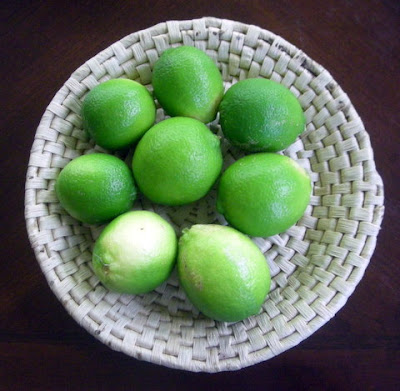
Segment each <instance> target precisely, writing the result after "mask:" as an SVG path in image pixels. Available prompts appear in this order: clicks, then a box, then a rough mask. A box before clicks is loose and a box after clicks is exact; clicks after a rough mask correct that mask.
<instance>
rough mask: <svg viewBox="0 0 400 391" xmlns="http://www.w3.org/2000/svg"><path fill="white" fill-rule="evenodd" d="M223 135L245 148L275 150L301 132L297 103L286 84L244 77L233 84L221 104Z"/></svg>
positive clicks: (250, 149)
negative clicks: (244, 78)
mask: <svg viewBox="0 0 400 391" xmlns="http://www.w3.org/2000/svg"><path fill="white" fill-rule="evenodd" d="M219 111H220V124H221V128H222V132H223V134H224V136H225V137H226V138H227V139H228V140H229V141H230V142H231V143H232V144H233V145H235V146H237V147H239V148H241V149H243V150H244V151H247V152H262V151H268V152H276V151H281V150H282V149H285V148H286V147H288V146H289V145H290V144H292V143H293V142H294V141H295V139H296V137H297V136H298V135H299V134H300V133H301V132H303V130H304V125H305V117H304V114H303V110H302V108H301V106H300V103H299V102H298V100H297V99H296V97H295V96H294V95H293V94H292V92H291V91H290V90H289V89H287V88H286V87H285V86H283V85H281V84H279V83H276V82H274V81H272V80H267V79H260V78H258V79H246V80H242V81H239V82H238V83H236V84H234V85H233V86H232V87H231V88H229V90H228V91H227V92H226V94H225V95H224V97H223V99H222V101H221V104H220V107H219Z"/></svg>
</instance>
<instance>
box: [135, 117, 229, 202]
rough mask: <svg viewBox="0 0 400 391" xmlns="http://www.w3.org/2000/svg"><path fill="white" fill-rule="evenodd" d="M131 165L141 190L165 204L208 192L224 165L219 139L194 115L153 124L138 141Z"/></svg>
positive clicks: (199, 196)
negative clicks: (194, 117) (193, 116)
mask: <svg viewBox="0 0 400 391" xmlns="http://www.w3.org/2000/svg"><path fill="white" fill-rule="evenodd" d="M132 169H133V174H134V177H135V180H136V183H137V185H138V187H139V189H140V191H141V192H142V193H143V194H144V195H145V196H146V197H147V198H149V199H150V200H151V201H153V202H155V203H159V204H163V205H184V204H189V203H191V202H194V201H197V200H198V199H200V198H202V197H203V196H205V195H206V194H207V193H208V191H209V190H210V189H211V187H212V186H213V184H214V183H215V181H216V180H217V178H218V176H219V174H220V172H221V169H222V153H221V148H220V140H219V138H218V137H217V136H216V135H214V134H213V133H212V132H211V131H210V130H209V129H208V128H207V126H206V125H204V124H203V123H201V122H200V121H197V120H195V119H192V118H185V117H174V118H169V119H167V120H164V121H161V122H159V123H158V124H156V125H154V126H153V127H152V128H151V129H149V130H148V131H147V133H146V134H145V135H144V136H143V137H142V139H141V140H140V141H139V143H138V145H137V147H136V149H135V152H134V155H133V159H132Z"/></svg>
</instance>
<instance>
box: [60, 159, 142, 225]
mask: <svg viewBox="0 0 400 391" xmlns="http://www.w3.org/2000/svg"><path fill="white" fill-rule="evenodd" d="M56 193H57V196H58V199H59V201H60V203H61V205H62V206H63V207H64V209H65V210H66V211H67V212H68V213H69V214H70V215H71V216H72V217H74V218H76V219H77V220H80V221H83V222H85V223H89V224H97V223H103V222H105V221H108V220H110V219H112V218H114V217H116V216H118V215H120V214H121V213H124V212H126V211H128V210H129V209H130V208H131V207H132V205H133V202H134V201H135V199H136V188H135V184H134V180H133V176H132V172H131V170H130V169H129V167H128V166H127V165H126V164H125V163H124V162H123V161H122V160H120V159H118V158H117V157H115V156H112V155H106V154H102V153H94V154H90V155H82V156H80V157H78V158H76V159H74V160H72V161H70V162H69V163H68V164H67V165H66V166H65V167H64V168H63V170H62V171H61V172H60V175H59V176H58V178H57V181H56Z"/></svg>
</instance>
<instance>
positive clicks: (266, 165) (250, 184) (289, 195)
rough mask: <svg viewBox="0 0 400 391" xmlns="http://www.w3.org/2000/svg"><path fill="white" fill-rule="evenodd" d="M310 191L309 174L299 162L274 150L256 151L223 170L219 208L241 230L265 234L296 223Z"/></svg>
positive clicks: (307, 201)
mask: <svg viewBox="0 0 400 391" xmlns="http://www.w3.org/2000/svg"><path fill="white" fill-rule="evenodd" d="M310 195H311V180H310V177H309V176H308V174H307V173H306V171H305V170H304V169H303V168H302V167H301V166H299V164H298V163H297V162H295V161H294V160H293V159H291V158H289V157H287V156H283V155H278V154H275V153H257V154H253V155H248V156H245V157H243V158H241V159H239V160H237V161H236V162H235V163H233V164H232V165H231V166H230V167H229V168H228V169H227V170H226V171H225V172H224V173H223V175H222V177H221V181H220V183H219V188H218V199H217V208H218V211H219V212H220V213H222V214H223V215H224V216H225V218H226V220H227V221H228V222H229V223H230V224H231V225H232V226H234V227H235V228H237V229H239V230H240V231H242V232H244V233H246V234H248V235H252V236H263V237H266V236H272V235H275V234H278V233H281V232H284V231H286V230H287V229H288V228H289V227H291V226H292V225H293V224H295V223H296V222H297V221H298V220H299V219H300V217H301V216H302V215H303V213H304V211H305V209H306V207H307V205H308V203H309V201H310Z"/></svg>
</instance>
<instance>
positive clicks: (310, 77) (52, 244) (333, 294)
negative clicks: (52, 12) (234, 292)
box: [25, 18, 384, 372]
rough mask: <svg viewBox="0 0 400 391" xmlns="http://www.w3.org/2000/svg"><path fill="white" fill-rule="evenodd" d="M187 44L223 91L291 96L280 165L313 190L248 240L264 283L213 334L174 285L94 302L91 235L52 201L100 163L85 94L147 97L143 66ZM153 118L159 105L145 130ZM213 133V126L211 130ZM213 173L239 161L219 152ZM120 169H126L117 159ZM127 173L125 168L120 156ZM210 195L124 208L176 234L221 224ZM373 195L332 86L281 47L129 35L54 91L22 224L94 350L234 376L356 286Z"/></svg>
mask: <svg viewBox="0 0 400 391" xmlns="http://www.w3.org/2000/svg"><path fill="white" fill-rule="evenodd" d="M182 44H184V45H194V46H196V47H198V48H200V49H201V50H204V51H205V52H206V53H207V54H208V55H209V56H210V57H211V58H212V59H213V60H215V62H216V64H217V65H218V67H219V69H220V71H221V73H222V75H223V78H224V81H225V87H226V88H228V87H229V86H230V85H231V84H232V83H235V82H237V81H238V80H240V79H244V78H249V77H265V78H269V79H272V80H275V81H278V82H280V83H282V84H284V85H285V86H287V87H288V88H290V90H291V91H292V92H293V93H294V94H295V95H296V96H297V97H298V99H299V101H300V103H301V105H302V107H303V109H304V112H305V115H306V118H307V128H306V130H305V132H304V133H303V134H302V135H301V137H300V138H299V139H298V140H297V141H296V142H295V143H294V144H293V145H291V146H290V147H289V148H288V149H287V150H286V151H284V154H286V155H288V156H290V157H292V158H294V159H296V160H297V161H298V162H299V163H300V164H301V165H302V166H303V167H304V168H305V169H306V170H307V171H308V172H309V173H310V176H311V179H312V182H313V194H312V197H311V202H310V205H309V206H308V208H307V210H306V212H305V214H304V216H303V217H302V219H301V220H300V221H299V222H298V224H297V225H295V226H293V227H292V228H290V229H289V230H288V231H287V232H286V233H283V234H281V235H276V236H274V237H270V238H266V239H265V238H254V241H255V242H256V244H257V245H258V246H259V247H260V249H261V250H262V251H263V252H264V254H265V257H266V259H267V261H268V264H269V265H270V269H271V273H272V276H273V282H272V288H271V292H270V294H269V296H268V298H267V300H266V301H265V303H264V305H263V307H262V310H261V312H260V313H259V314H258V315H256V316H253V317H250V318H249V319H246V320H244V321H242V322H237V323H222V322H215V321H213V320H211V319H208V318H206V317H204V316H203V315H202V314H199V312H198V311H197V310H196V309H194V308H193V306H192V305H191V304H190V302H189V301H188V300H187V299H186V297H185V294H184V293H183V291H182V289H181V288H180V287H179V284H178V281H177V277H176V274H175V273H173V275H172V276H171V278H170V279H169V280H168V281H167V282H166V283H164V284H163V285H162V286H160V287H159V288H157V289H156V290H155V291H153V292H151V293H149V294H145V295H137V296H129V295H120V294H116V293H112V292H109V291H108V290H107V289H105V288H104V287H103V286H102V285H101V284H100V283H99V281H98V279H97V278H96V277H95V275H94V274H93V271H92V268H91V263H90V261H91V250H92V247H93V243H94V241H95V239H96V238H97V237H98V236H99V234H100V232H101V230H102V228H103V227H96V226H89V225H84V224H81V223H79V222H77V221H76V220H74V219H73V218H72V217H70V216H68V215H67V214H66V212H65V211H64V210H63V209H62V208H61V206H60V204H59V202H58V200H57V197H56V195H55V191H54V184H55V179H56V178H57V175H58V174H59V172H60V170H61V169H62V168H63V167H64V166H65V165H66V164H67V163H68V162H69V161H70V160H71V159H73V158H76V157H77V156H79V155H81V154H84V153H91V152H93V151H104V150H101V149H100V148H99V147H98V146H95V145H94V144H93V142H92V141H91V140H90V139H88V137H87V135H86V134H85V132H84V131H83V130H82V122H81V117H80V108H81V102H82V99H83V98H84V97H85V95H86V93H87V92H88V91H89V90H90V89H91V88H93V87H94V86H96V85H98V84H99V83H100V82H103V81H105V80H108V79H110V78H124V77H127V78H131V79H134V80H137V81H139V82H140V83H142V84H144V85H146V86H147V87H148V88H149V89H150V90H151V84H150V83H151V75H152V68H153V65H154V63H155V61H156V60H157V59H158V58H159V56H160V54H161V53H162V52H163V51H164V50H165V49H167V48H168V47H170V46H178V45H182ZM164 118H165V114H164V112H163V110H162V109H161V108H160V107H159V106H158V109H157V121H160V120H162V119H164ZM210 128H211V129H212V130H213V131H215V132H220V128H219V126H218V119H217V120H216V121H215V122H214V123H212V124H210ZM222 148H223V153H224V157H225V168H226V167H227V166H228V165H229V164H231V163H232V162H233V161H235V159H237V158H239V157H241V156H242V154H241V152H239V151H238V150H236V149H235V148H233V147H231V146H230V145H229V144H228V143H227V142H226V141H223V144H222ZM121 157H122V158H125V157H124V156H121ZM126 159H127V162H129V160H130V156H126ZM215 198H216V191H215V189H213V190H212V191H211V192H210V194H209V195H208V196H207V197H206V198H205V199H203V200H201V201H199V202H197V203H195V204H194V205H189V206H183V207H179V208H170V207H161V206H159V205H154V204H152V203H150V202H149V201H148V200H146V199H144V198H139V200H138V201H136V203H135V209H141V208H143V209H148V210H154V211H155V212H157V213H159V214H161V215H162V216H163V217H165V218H166V219H168V220H169V221H170V222H171V223H172V224H173V225H174V227H175V228H176V231H177V233H178V234H179V233H180V231H181V230H182V228H184V227H186V226H190V225H192V224H194V223H218V224H226V221H225V220H224V219H223V217H222V216H221V215H219V214H217V212H216V209H215ZM383 201H384V198H383V184H382V181H381V178H380V176H379V175H378V173H377V172H376V170H375V164H374V160H373V151H372V149H371V145H370V141H369V137H368V134H367V132H366V131H365V129H364V127H363V123H362V121H361V119H360V118H359V116H358V115H357V113H356V111H355V110H354V108H353V106H352V104H351V102H350V100H349V98H348V97H347V95H346V94H345V93H344V92H343V91H342V89H341V88H340V87H339V86H338V84H337V83H336V82H335V81H334V80H333V79H332V77H331V75H330V74H329V73H328V72H327V71H326V70H325V69H324V68H323V67H321V66H320V65H319V64H317V63H315V62H314V61H313V60H311V59H310V58H309V57H308V56H307V55H305V54H304V53H303V52H302V51H300V50H298V49H297V48H296V47H294V46H293V45H291V44H289V43H288V42H286V41H285V40H284V39H282V38H281V37H278V36H276V35H274V34H273V33H271V32H269V31H266V30H263V29H261V28H259V27H256V26H252V25H245V24H242V23H238V22H232V21H229V20H220V19H216V18H202V19H197V20H189V21H170V22H166V23H161V24H158V25H156V26H154V27H151V28H149V29H146V30H143V31H140V32H136V33H133V34H131V35H129V36H127V37H125V38H123V39H122V40H120V41H119V42H116V43H115V44H113V45H111V46H110V47H109V48H107V49H106V50H104V51H103V52H101V53H99V54H98V55H96V56H95V57H93V58H91V59H90V60H89V61H87V62H86V63H85V64H84V65H82V66H81V67H80V68H79V69H77V70H76V71H75V72H74V73H73V74H72V76H71V77H70V78H69V79H68V80H67V81H66V83H65V84H64V86H63V87H62V88H61V89H60V90H59V91H58V93H57V94H56V95H55V97H54V98H53V100H52V101H51V103H50V104H49V106H48V107H47V109H46V111H45V113H44V115H43V118H42V120H41V122H40V125H39V127H38V129H37V132H36V136H35V140H34V143H33V146H32V150H31V156H30V161H29V168H28V172H27V181H26V199H25V214H26V223H27V230H28V233H29V237H30V241H31V244H32V247H33V249H34V251H35V254H36V257H37V260H38V262H39V264H40V267H41V269H42V271H43V273H44V274H45V276H46V278H47V281H48V283H49V285H50V287H51V289H52V290H53V292H54V293H55V295H56V296H57V298H58V299H59V300H60V301H61V303H62V304H63V305H64V306H65V308H66V309H67V311H68V312H69V313H70V314H71V315H72V316H73V318H74V319H75V320H76V321H77V322H78V323H79V324H80V325H82V326H83V327H84V328H85V329H86V330H87V331H89V332H90V333H91V334H92V335H94V336H95V337H96V338H98V339H99V340H101V341H102V342H103V343H105V344H107V345H108V346H110V347H111V348H112V349H115V350H119V351H122V352H124V353H126V354H128V355H131V356H133V357H136V358H138V359H143V360H147V361H151V362H153V363H158V364H162V365H165V366H169V367H175V368H182V369H187V370H191V371H207V372H216V371H222V370H236V369H239V368H242V367H245V366H249V365H251V364H254V363H257V362H260V361H263V360H267V359H269V358H271V357H273V356H275V355H277V354H279V353H281V352H283V351H284V350H286V349H289V348H291V347H293V346H295V345H297V344H298V343H299V342H300V341H302V340H304V339H305V338H307V337H308V336H310V335H311V334H312V333H313V332H315V331H316V330H317V329H318V328H319V327H321V326H322V325H323V324H324V323H326V322H327V321H328V320H329V319H331V318H332V317H333V316H334V315H335V313H336V312H337V311H338V310H339V309H340V308H341V307H342V306H343V305H344V304H345V302H346V300H347V298H348V297H349V296H350V295H351V293H352V292H353V290H354V289H355V287H356V285H357V284H358V282H359V281H360V279H361V278H362V276H363V274H364V272H365V269H366V267H367V265H368V263H369V260H370V258H371V256H372V253H373V250H374V248H375V244H376V238H377V234H378V231H379V229H380V224H381V220H382V216H383V210H384V208H383Z"/></svg>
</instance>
